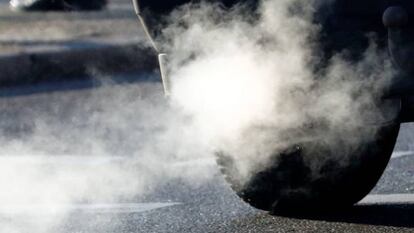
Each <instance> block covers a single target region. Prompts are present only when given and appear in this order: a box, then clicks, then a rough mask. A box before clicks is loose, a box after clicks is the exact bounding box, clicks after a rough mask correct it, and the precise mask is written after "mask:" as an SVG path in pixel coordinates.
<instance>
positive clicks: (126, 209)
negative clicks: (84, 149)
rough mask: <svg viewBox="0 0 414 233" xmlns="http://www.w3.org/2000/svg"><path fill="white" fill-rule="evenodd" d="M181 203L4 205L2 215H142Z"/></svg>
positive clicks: (0, 209)
mask: <svg viewBox="0 0 414 233" xmlns="http://www.w3.org/2000/svg"><path fill="white" fill-rule="evenodd" d="M180 204H181V203H173V202H171V203H117V204H44V205H41V204H32V205H3V206H1V207H0V215H21V214H24V215H27V214H28V215H30V214H36V215H37V214H44V215H48V214H64V213H73V212H81V213H94V214H96V213H98V214H99V213H115V214H118V213H142V212H147V211H150V210H155V209H160V208H165V207H170V206H175V205H180Z"/></svg>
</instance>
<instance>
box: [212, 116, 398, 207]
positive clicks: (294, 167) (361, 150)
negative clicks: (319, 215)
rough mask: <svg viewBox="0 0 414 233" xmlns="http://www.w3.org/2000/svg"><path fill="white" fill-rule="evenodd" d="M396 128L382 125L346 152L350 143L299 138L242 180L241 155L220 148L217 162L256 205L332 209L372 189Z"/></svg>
mask: <svg viewBox="0 0 414 233" xmlns="http://www.w3.org/2000/svg"><path fill="white" fill-rule="evenodd" d="M398 132H399V124H398V123H392V124H389V125H386V126H381V128H380V129H379V130H378V133H377V134H376V135H375V136H374V137H373V138H371V139H370V140H368V141H365V142H363V143H361V144H359V145H358V146H356V147H355V148H354V149H353V151H352V152H349V151H347V152H346V153H347V154H346V155H345V154H344V153H345V152H344V150H345V149H347V148H341V147H337V148H332V147H331V146H329V145H326V144H324V143H323V142H322V141H318V140H315V141H310V142H298V143H297V144H294V145H292V146H291V147H290V148H286V149H284V150H283V151H277V152H275V153H274V154H273V155H272V158H271V159H270V160H269V162H268V165H267V166H266V167H265V168H263V169H259V170H257V171H255V172H254V174H252V175H251V176H250V178H249V179H248V180H247V181H244V182H243V183H241V182H240V181H239V177H240V173H239V171H238V168H237V165H236V164H237V163H236V162H237V161H235V159H234V158H235V157H237V156H231V155H227V154H226V153H225V152H220V153H217V163H218V165H219V167H220V170H221V172H222V173H223V174H224V176H225V179H226V180H227V182H228V183H229V184H230V185H231V187H232V189H233V190H234V191H235V192H236V193H237V195H238V196H239V197H241V198H242V199H243V200H244V201H245V202H247V203H249V204H250V205H252V206H253V207H255V208H258V209H262V210H265V211H271V212H272V213H275V214H282V215H283V214H295V215H297V214H306V213H315V212H318V211H329V210H331V209H332V208H335V209H340V208H341V207H348V206H351V205H353V204H354V203H356V202H358V201H359V200H361V199H362V198H363V197H365V196H366V195H367V194H368V193H369V192H370V190H371V189H372V188H373V187H374V186H375V184H376V183H377V182H378V180H379V178H380V177H381V175H382V173H383V171H384V169H385V167H386V166H387V164H388V162H389V159H390V157H391V154H392V151H393V148H394V145H395V141H396V138H397V136H398ZM348 153H349V154H348ZM341 156H347V157H346V158H347V160H342V159H338V158H340V157H341ZM315 163H317V166H315Z"/></svg>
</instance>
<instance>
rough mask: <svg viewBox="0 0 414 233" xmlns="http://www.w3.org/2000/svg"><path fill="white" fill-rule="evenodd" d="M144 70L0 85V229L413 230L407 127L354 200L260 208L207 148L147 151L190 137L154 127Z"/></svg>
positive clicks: (159, 107) (413, 155)
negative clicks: (238, 190) (313, 207)
mask: <svg viewBox="0 0 414 233" xmlns="http://www.w3.org/2000/svg"><path fill="white" fill-rule="evenodd" d="M153 80H154V79H153V78H142V77H137V76H135V75H129V76H125V77H122V78H120V79H112V78H108V77H99V78H95V79H92V80H88V81H76V80H74V81H67V82H64V83H46V84H39V85H36V86H27V87H19V88H8V89H2V90H0V93H1V98H0V109H1V112H0V118H1V121H0V129H1V132H2V134H1V137H0V142H1V143H2V148H1V149H0V155H1V157H0V190H1V191H0V232H12V233H14V232H34V233H37V232H47V233H49V232H56V233H65V232H77V233H80V232H82V233H89V232H90V233H94V232H100V233H101V232H114V233H130V232H145V233H150V232H414V179H413V175H414V152H412V151H411V149H413V150H414V148H411V144H412V142H413V140H414V133H413V132H414V131H413V130H414V127H412V126H410V125H404V126H403V129H402V132H401V136H400V138H399V140H398V145H397V147H396V150H395V153H394V155H393V158H392V160H391V162H390V164H389V167H388V168H387V170H386V172H385V174H384V176H383V178H382V179H381V181H380V182H379V184H378V185H377V187H376V188H375V189H374V190H373V192H372V193H371V194H370V196H368V197H367V198H366V199H364V200H363V201H362V202H361V203H360V204H358V205H357V206H356V207H354V208H352V209H349V210H346V211H341V212H338V213H334V214H330V215H329V216H312V217H307V218H289V217H276V216H270V215H268V214H267V213H265V212H261V211H258V210H255V209H253V208H251V207H249V206H248V205H246V204H245V203H243V202H242V201H241V200H240V199H238V198H237V196H236V195H235V194H234V193H233V192H232V191H231V190H230V188H229V187H228V185H227V184H226V183H225V182H224V180H223V179H222V177H221V176H220V174H219V172H218V171H217V169H216V167H215V165H214V160H213V159H212V158H210V157H208V156H205V155H200V156H197V155H193V156H184V157H180V158H174V159H172V158H171V157H174V155H171V154H169V153H168V151H167V152H166V151H163V150H162V151H157V150H158V149H159V148H161V147H167V148H170V149H177V147H179V145H181V146H182V147H185V148H189V149H194V148H192V147H191V146H192V145H188V147H186V146H187V145H185V144H180V143H183V142H182V141H181V140H179V138H180V137H184V136H183V135H185V133H184V132H180V131H176V129H174V130H175V131H173V132H174V133H176V136H175V137H171V134H168V133H171V132H167V133H166V132H165V131H164V130H163V127H165V126H166V124H165V123H166V122H171V118H173V115H172V114H170V112H168V111H165V101H164V100H163V97H162V88H161V86H160V84H159V83H158V82H154V81H153ZM166 112H167V113H166ZM172 122H173V121H172ZM154 132H155V133H154ZM411 134H413V135H411ZM166 135H168V136H166ZM171 138H174V140H173V141H172V142H171V140H172V139H171ZM148 143H151V144H152V145H151V146H148ZM177 150H178V149H177ZM194 151H197V150H196V149H194Z"/></svg>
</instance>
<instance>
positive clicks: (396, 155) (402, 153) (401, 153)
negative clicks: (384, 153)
mask: <svg viewBox="0 0 414 233" xmlns="http://www.w3.org/2000/svg"><path fill="white" fill-rule="evenodd" d="M410 155H414V151H395V152H394V153H392V157H391V158H393V159H396V158H401V157H405V156H410Z"/></svg>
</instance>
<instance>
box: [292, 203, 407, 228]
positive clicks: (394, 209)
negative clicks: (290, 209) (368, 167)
mask: <svg viewBox="0 0 414 233" xmlns="http://www.w3.org/2000/svg"><path fill="white" fill-rule="evenodd" d="M288 217H293V216H288ZM293 218H297V219H304V220H305V219H306V220H320V221H328V222H342V223H355V224H368V225H380V226H392V227H406V228H414V204H387V205H380V204H375V205H360V206H354V207H352V208H350V209H348V210H344V211H341V212H335V213H329V214H319V215H317V216H311V215H306V216H300V217H293Z"/></svg>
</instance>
